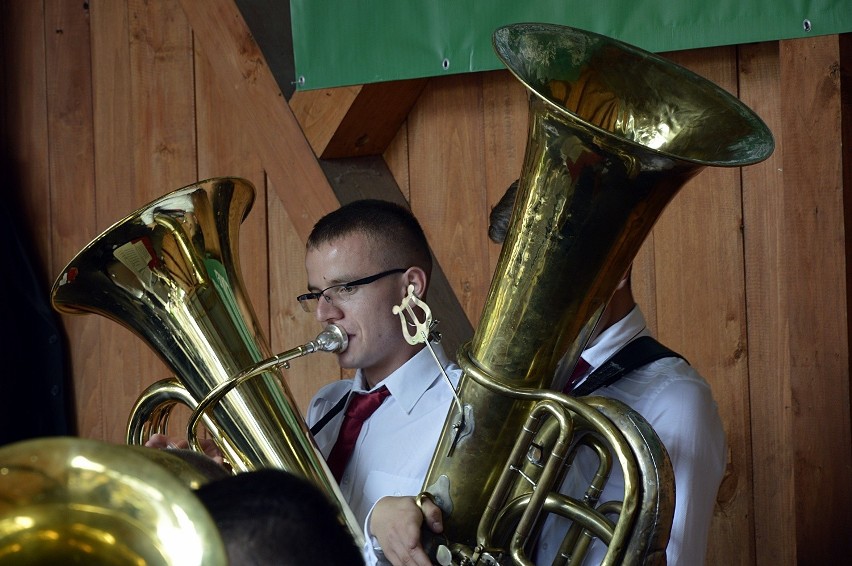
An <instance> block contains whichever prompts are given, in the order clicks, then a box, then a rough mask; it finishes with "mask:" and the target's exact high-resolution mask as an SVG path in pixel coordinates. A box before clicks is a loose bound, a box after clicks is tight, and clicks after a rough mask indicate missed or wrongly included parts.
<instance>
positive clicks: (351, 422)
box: [328, 386, 390, 482]
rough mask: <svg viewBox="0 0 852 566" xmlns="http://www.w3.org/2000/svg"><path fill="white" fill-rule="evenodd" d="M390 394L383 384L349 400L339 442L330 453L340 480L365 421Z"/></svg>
mask: <svg viewBox="0 0 852 566" xmlns="http://www.w3.org/2000/svg"><path fill="white" fill-rule="evenodd" d="M388 395H390V391H388V389H387V387H384V386H382V387H380V388H379V389H376V390H375V391H371V392H370V393H354V394H353V395H352V398H351V399H350V400H349V406H348V407H347V408H346V415H345V416H344V417H343V424H342V425H341V426H340V433H338V435H337V442H335V444H334V448H332V449H331V454H329V455H328V467H329V469H331V473H332V474H334V479H336V480H337V481H338V482H339V481H340V478H341V476H342V475H343V470H345V469H346V464H348V463H349V459H350V458H351V457H352V451H353V450H354V449H355V443H356V442H357V441H358V435H359V434H361V427H362V426H363V425H364V421H366V420H367V419H369V418H370V415H372V414H373V413H374V412H375V411H376V409H378V408H379V406H380V405H381V404H382V402H383V401H384V400H385V399H386V398H387V396H388Z"/></svg>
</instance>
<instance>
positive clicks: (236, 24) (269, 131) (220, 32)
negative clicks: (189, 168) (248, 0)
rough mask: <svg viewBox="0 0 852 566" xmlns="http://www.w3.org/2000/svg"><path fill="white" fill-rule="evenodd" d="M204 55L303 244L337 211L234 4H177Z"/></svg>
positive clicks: (186, 0)
mask: <svg viewBox="0 0 852 566" xmlns="http://www.w3.org/2000/svg"><path fill="white" fill-rule="evenodd" d="M179 1H180V4H181V7H182V8H183V10H184V12H185V13H186V17H187V20H188V21H189V24H190V26H191V27H192V30H193V33H194V34H195V38H196V41H197V43H198V44H199V46H200V50H201V51H202V52H203V53H205V54H206V55H207V57H208V58H209V59H210V60H211V61H214V62H215V65H214V68H215V69H216V72H217V74H218V78H219V82H220V83H221V88H222V90H223V92H225V93H228V94H229V95H230V96H231V99H232V104H231V108H233V111H234V112H237V113H239V116H240V119H241V121H242V122H243V123H244V124H245V125H246V128H247V129H249V131H250V132H251V135H253V136H254V137H255V141H256V143H255V146H256V147H257V151H258V154H259V155H260V157H261V160H262V162H263V165H264V168H265V169H266V172H267V174H268V175H269V177H270V179H271V180H272V185H273V186H274V187H275V190H276V191H277V193H278V197H279V198H280V199H281V202H282V203H283V205H284V208H285V209H286V210H287V214H288V216H289V217H290V221H291V222H292V223H293V227H294V229H295V230H296V232H297V233H298V234H299V236H300V237H301V238H302V240H303V241H305V240H307V237H308V234H309V233H310V231H311V229H312V228H313V226H314V223H315V222H316V221H317V220H318V219H319V218H320V217H321V216H323V215H325V214H327V213H328V212H331V211H332V210H334V209H336V208H337V207H338V206H339V202H338V201H337V198H336V197H335V196H334V192H333V191H332V190H331V187H330V186H329V183H328V180H327V179H326V177H325V175H324V174H323V172H322V169H321V168H320V166H319V163H318V162H317V159H316V157H315V155H314V152H313V150H312V149H311V146H310V144H309V143H308V141H307V140H306V139H305V136H304V135H303V134H302V130H301V128H300V126H299V123H298V121H297V120H296V118H295V117H294V115H293V112H292V111H291V110H290V106H289V104H288V103H287V100H286V99H285V98H284V95H283V94H282V93H281V90H280V89H279V88H278V84H277V82H276V81H275V77H273V75H272V72H271V71H270V69H269V67H268V66H267V64H266V62H265V59H264V57H263V54H262V53H261V51H260V48H259V47H258V45H257V43H256V42H255V40H254V38H253V36H252V33H251V31H250V30H249V28H248V26H247V25H246V23H245V20H244V19H243V17H242V15H241V13H240V11H239V9H238V8H237V5H236V3H235V2H234V0H205V1H204V2H198V1H197V0H179Z"/></svg>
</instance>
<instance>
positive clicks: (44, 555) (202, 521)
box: [0, 437, 227, 566]
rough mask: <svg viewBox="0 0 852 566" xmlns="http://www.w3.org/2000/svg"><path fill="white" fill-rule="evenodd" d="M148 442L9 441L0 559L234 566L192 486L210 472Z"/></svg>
mask: <svg viewBox="0 0 852 566" xmlns="http://www.w3.org/2000/svg"><path fill="white" fill-rule="evenodd" d="M142 450H143V449H142V448H139V447H132V446H120V445H115V444H108V443H105V442H100V441H96V440H91V439H83V438H71V437H49V438H38V439H31V440H24V441H20V442H16V443H13V444H9V445H6V446H3V447H2V448H0V563H2V564H9V565H12V564H22V565H23V564H89V565H98V564H100V565H104V566H108V565H116V566H117V565H120V564H148V565H151V566H225V565H226V564H227V558H226V554H225V546H224V544H223V541H222V539H221V538H220V536H219V533H218V531H217V527H216V524H215V522H214V521H213V519H212V517H210V515H209V514H208V512H207V510H206V508H205V507H204V505H203V503H202V502H201V500H199V499H198V498H197V497H196V496H195V494H194V493H193V492H192V489H191V487H193V486H197V485H200V484H201V483H204V482H205V481H206V479H205V478H203V477H202V476H201V473H200V472H198V471H196V470H194V469H193V468H191V467H190V466H189V464H187V463H185V462H183V461H182V460H181V459H179V458H178V457H177V456H171V455H169V454H166V453H165V452H164V451H159V450H150V449H145V453H143V452H142ZM169 458H171V459H173V460H175V461H176V462H172V461H168V460H169Z"/></svg>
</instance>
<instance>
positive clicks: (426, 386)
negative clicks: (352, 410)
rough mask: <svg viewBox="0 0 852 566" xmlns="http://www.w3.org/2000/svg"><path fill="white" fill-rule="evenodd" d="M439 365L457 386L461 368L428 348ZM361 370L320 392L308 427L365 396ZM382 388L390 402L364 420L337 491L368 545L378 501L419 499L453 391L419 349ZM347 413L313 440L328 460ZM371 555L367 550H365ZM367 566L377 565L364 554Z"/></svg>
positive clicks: (436, 348)
mask: <svg viewBox="0 0 852 566" xmlns="http://www.w3.org/2000/svg"><path fill="white" fill-rule="evenodd" d="M432 348H433V350H434V351H435V354H436V356H437V357H438V360H439V361H440V363H441V365H442V366H443V367H444V368H445V370H446V373H447V375H448V376H449V377H450V380H451V381H452V383H453V384H454V385H455V384H457V383H458V380H459V377H460V376H461V369H459V367H458V366H457V365H455V364H454V363H452V362H450V361H449V359H448V358H447V356H446V354H445V353H444V350H443V348H442V347H441V346H440V344H432ZM365 385H366V383H365V381H364V377H363V374H362V372H361V370H360V369H359V370H358V371H357V372H356V373H355V378H354V379H352V380H341V381H335V382H333V383H330V384H328V385H326V386H325V387H323V388H322V389H320V390H319V392H318V393H317V394H316V395H315V396H314V398H313V400H312V401H311V404H310V407H309V408H308V415H307V423H308V426H309V427H310V426H313V425H314V424H315V423H316V422H317V421H318V420H320V419H321V418H322V416H323V415H325V414H326V413H327V412H328V411H329V410H331V409H332V407H334V405H336V404H337V402H338V401H339V400H340V399H341V398H342V397H343V396H345V395H347V394H348V393H349V391H350V390H351V391H359V392H361V391H366V390H365ZM382 385H384V386H385V387H387V388H388V390H389V391H390V397H388V398H387V399H385V401H384V403H382V405H381V406H380V407H379V408H378V409H376V412H375V413H373V414H372V416H371V417H370V418H369V419H367V421H366V422H365V423H364V426H363V428H362V429H361V432H360V434H359V436H358V440H357V442H356V444H355V450H354V451H353V454H352V458H351V460H350V461H349V463H348V464H347V466H346V469H345V470H344V472H343V476H342V477H341V479H340V491H341V492H342V494H343V497H344V498H345V499H346V501H347V502H348V503H349V506H350V508H351V509H352V512H353V513H354V514H355V517H356V518H357V519H358V521H359V523H360V524H362V525H364V531H365V533H366V534H367V541H368V542H367V546H368V547H369V546H371V543H370V538H371V537H370V536H369V531H368V530H367V524H366V523H367V518H368V515H369V512H370V510H371V509H372V507H373V505H375V504H376V502H377V501H378V500H379V499H381V498H382V497H385V496H389V495H394V496H399V495H411V496H414V495H417V494H418V493H420V488H421V487H422V486H423V480H424V479H425V478H426V472H427V471H428V468H429V464H430V463H431V461H432V454H433V453H434V451H435V447H436V446H437V444H438V438H439V436H440V434H441V430H442V428H443V426H444V421H445V420H446V417H447V413H448V411H449V408H450V404H451V403H452V400H453V390H452V388H451V387H450V385H449V384H448V383H447V380H446V379H445V378H444V376H443V374H442V373H441V370H440V368H439V367H438V364H436V363H435V359H434V358H433V357H432V354H431V353H430V352H429V351H428V348H423V350H421V351H420V352H418V353H417V354H416V355H415V356H414V357H413V358H411V359H410V360H409V361H408V362H406V363H405V364H404V365H403V366H402V367H400V368H399V369H397V370H396V371H395V372H393V373H392V374H391V375H389V376H388V377H386V378H385V379H384V380H383V381H382V382H381V383H379V384H378V385H377V386H376V388H378V387H381V386H382ZM344 413H345V410H343V411H340V412H339V413H338V414H337V415H336V416H335V417H334V418H333V419H331V420H330V421H329V422H328V423H327V424H326V426H325V427H323V429H322V430H320V431H319V432H317V434H316V436H315V439H316V442H317V445H318V446H319V448H320V451H321V452H322V454H323V456H325V457H326V458H327V457H328V454H329V452H331V449H332V447H333V446H334V443H335V441H336V440H337V435H338V432H339V431H340V426H341V424H342V423H343V415H344ZM367 550H369V549H367ZM367 557H368V558H367V560H368V562H372V561H373V560H375V557H372V558H371V557H370V555H369V552H368V553H367Z"/></svg>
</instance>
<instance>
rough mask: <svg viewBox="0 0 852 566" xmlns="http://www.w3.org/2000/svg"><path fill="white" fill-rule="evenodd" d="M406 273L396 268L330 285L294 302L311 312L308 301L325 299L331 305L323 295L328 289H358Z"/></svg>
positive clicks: (405, 269) (304, 295)
mask: <svg viewBox="0 0 852 566" xmlns="http://www.w3.org/2000/svg"><path fill="white" fill-rule="evenodd" d="M406 271H408V268H407V267H406V268H404V269H403V268H401V267H398V268H396V269H388V270H387V271H382V272H381V273H376V274H375V275H370V276H369V277H362V278H361V279H356V280H355V281H350V282H349V283H338V284H337V285H331V286H329V287H326V288H325V289H323V290H322V291H319V292H316V293H305V294H303V295H299V296H298V297H296V300H297V301H299V304H300V305H302V309H303V310H304V311H305V312H312V311H311V308H310V306H309V305H311V303H310V301H312V300H314V301H317V302H319V300H320V297H322V298H323V299H325V302H327V303H329V304H332V300H331V297H329V296H328V295H326V294H325V292H326V291H328V290H329V289H334V288H336V287H358V286H360V285H367V284H369V283H373V282H374V281H378V280H379V279H382V278H383V277H387V276H388V275H393V274H395V273H405V272H406Z"/></svg>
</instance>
